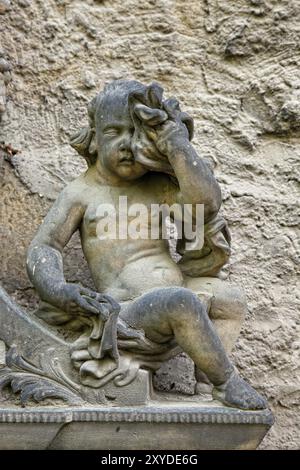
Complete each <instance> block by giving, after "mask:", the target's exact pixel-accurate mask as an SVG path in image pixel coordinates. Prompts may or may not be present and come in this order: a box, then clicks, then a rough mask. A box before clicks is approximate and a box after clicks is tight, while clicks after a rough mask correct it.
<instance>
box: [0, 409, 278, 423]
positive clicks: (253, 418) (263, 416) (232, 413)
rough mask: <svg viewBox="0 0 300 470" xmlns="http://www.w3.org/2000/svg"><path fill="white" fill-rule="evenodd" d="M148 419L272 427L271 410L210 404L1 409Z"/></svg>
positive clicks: (68, 417)
mask: <svg viewBox="0 0 300 470" xmlns="http://www.w3.org/2000/svg"><path fill="white" fill-rule="evenodd" d="M84 421H87V422H147V423H191V424H192V423H197V424H262V425H267V426H268V427H271V426H272V425H273V423H274V417H273V415H272V412H271V411H270V410H262V411H243V410H237V409H228V408H219V409H216V408H209V407H201V408H200V407H199V408H196V409H195V407H193V408H192V409H191V408H187V407H180V406H177V407H175V406H174V407H170V406H155V407H141V408H133V407H115V408H112V407H102V408H80V409H76V408H74V407H73V408H69V407H68V408H64V409H61V410H58V409H55V410H54V409H48V410H41V409H38V410H37V409H35V410H32V409H31V410H22V411H21V410H17V409H11V408H10V409H9V408H8V409H3V408H2V409H1V408H0V423H70V422H84Z"/></svg>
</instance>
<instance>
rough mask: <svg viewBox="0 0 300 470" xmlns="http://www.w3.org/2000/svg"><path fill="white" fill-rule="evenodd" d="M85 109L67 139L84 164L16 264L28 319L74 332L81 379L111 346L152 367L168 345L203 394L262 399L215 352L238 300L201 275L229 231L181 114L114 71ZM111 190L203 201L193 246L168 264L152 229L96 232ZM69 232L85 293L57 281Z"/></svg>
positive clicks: (114, 197)
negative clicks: (32, 294) (187, 363)
mask: <svg viewBox="0 0 300 470" xmlns="http://www.w3.org/2000/svg"><path fill="white" fill-rule="evenodd" d="M88 114H89V126H88V127H87V128H85V129H83V130H82V131H81V132H80V133H79V134H78V135H76V136H75V138H74V139H73V141H72V142H71V143H72V145H73V147H74V148H76V149H77V151H78V152H79V153H80V154H81V155H83V156H84V157H85V158H86V161H87V163H88V166H89V168H88V170H87V171H86V172H85V173H83V174H82V175H81V176H79V177H78V178H77V179H76V180H74V181H73V182H72V183H70V184H69V185H68V186H67V187H66V188H65V189H64V190H63V191H62V193H61V194H60V196H59V197H58V199H57V201H56V202H55V204H54V205H53V207H52V209H51V210H50V212H49V213H48V215H47V217H46V219H45V221H44V222H43V224H42V226H41V227H40V229H39V231H38V233H37V235H36V237H35V238H34V240H33V242H32V244H31V246H30V249H29V255H28V273H29V276H30V278H31V280H32V282H33V284H34V286H35V287H36V289H37V291H38V292H39V295H40V297H41V299H42V301H43V305H42V307H41V309H40V310H39V312H38V315H39V317H40V318H43V319H44V320H45V321H47V322H48V323H50V324H54V325H65V326H68V327H70V328H73V329H74V328H77V329H78V330H79V331H80V330H81V332H82V331H83V334H82V335H81V336H80V337H79V339H77V341H75V343H74V348H73V352H72V361H73V364H74V366H75V367H77V368H78V369H79V371H80V376H81V380H82V382H83V383H84V384H86V385H90V386H93V387H97V386H101V384H102V383H103V376H105V375H108V376H109V374H110V373H112V372H113V370H114V369H115V368H116V361H117V360H118V354H119V353H118V348H119V349H120V350H123V351H125V352H126V351H127V352H128V351H131V352H132V351H134V352H135V354H140V356H141V355H143V357H144V358H145V364H146V363H147V358H148V361H149V362H151V361H152V362H154V363H156V364H157V363H160V362H159V361H161V360H162V358H166V357H170V356H171V355H172V354H170V351H171V352H172V351H173V353H175V352H177V353H178V347H179V348H180V349H181V350H183V351H184V352H186V353H187V354H188V355H189V356H190V357H191V358H192V360H193V361H194V363H195V365H196V368H197V370H198V377H202V378H203V377H206V378H207V379H208V380H207V381H209V382H210V383H211V384H212V385H213V396H214V397H215V398H218V399H219V400H221V401H222V402H223V403H224V404H227V405H229V406H233V407H238V408H243V409H262V408H265V407H266V402H265V400H264V399H263V398H262V397H261V396H260V395H259V394H258V393H257V392H256V391H255V390H254V389H253V388H252V387H251V386H250V385H249V384H247V383H246V382H245V381H244V380H243V379H241V377H240V376H239V375H238V373H237V372H236V371H235V369H234V367H233V365H232V364H231V362H230V360H229V358H228V356H227V353H228V352H230V350H231V348H232V346H233V343H234V341H235V339H236V337H237V335H238V333H239V331H240V325H241V321H242V317H243V313H244V311H245V303H244V300H243V297H242V295H241V293H240V291H239V290H238V289H237V288H236V287H234V286H227V285H226V284H225V283H224V282H223V281H221V280H220V279H218V278H217V277H212V276H216V275H217V273H218V271H219V270H220V268H221V267H222V265H223V264H224V262H225V261H226V260H227V258H228V255H229V244H228V243H229V235H228V231H227V229H226V225H225V222H224V221H223V219H221V218H220V217H219V216H218V211H219V208H220V205H221V192H220V188H219V186H218V183H217V181H216V179H215V178H214V175H213V173H212V171H211V170H210V168H209V167H208V166H207V164H206V163H205V162H204V161H203V160H202V159H201V158H200V157H199V156H198V155H197V153H196V151H195V149H194V148H193V147H192V145H191V143H190V138H191V135H192V120H191V119H190V118H189V117H188V116H187V115H186V114H185V113H182V112H181V110H180V108H179V105H178V102H177V101H176V100H175V99H170V100H166V101H163V100H162V89H161V88H160V87H159V86H158V85H156V84H153V85H152V86H150V87H146V86H144V85H142V84H141V83H139V82H136V81H125V80H119V81H115V82H113V83H111V84H109V85H108V86H106V87H105V89H104V91H103V92H101V93H100V94H99V95H97V96H96V98H94V99H93V100H92V102H91V103H90V105H89V108H88ZM120 196H126V197H127V201H128V206H130V205H131V204H134V203H143V204H145V205H146V206H147V207H150V206H151V204H153V203H156V204H162V203H165V204H169V205H172V204H173V203H175V202H176V203H179V204H185V203H188V204H204V223H205V244H204V247H203V248H202V250H200V251H197V252H193V251H190V252H187V251H186V252H185V250H184V241H182V240H181V254H182V255H183V256H182V258H181V260H180V261H179V263H176V262H175V261H174V260H173V259H172V257H171V256H170V252H169V247H168V245H167V243H166V241H165V240H163V239H161V238H160V239H151V238H149V239H136V240H132V239H129V238H125V237H124V238H122V239H116V240H114V239H106V240H105V239H102V240H100V239H99V237H98V236H97V223H98V219H97V217H98V215H97V214H98V212H97V208H98V206H99V205H100V204H112V205H113V206H114V207H116V208H117V207H118V201H119V197H120ZM144 224H146V225H147V224H149V220H145V221H144ZM78 229H79V230H80V235H81V241H82V248H83V251H84V254H85V257H86V259H87V262H88V265H89V268H90V271H91V274H92V278H93V281H94V284H95V289H96V290H95V291H92V290H90V289H87V288H84V287H82V286H80V285H77V284H71V283H68V282H66V280H65V278H64V274H63V263H62V251H63V248H64V247H65V246H66V244H67V243H68V241H69V240H70V238H71V236H72V235H73V233H74V232H75V231H76V230H78ZM211 320H212V321H211ZM114 337H115V338H117V344H115V343H114ZM168 354H169V356H168ZM107 355H108V356H109V357H110V359H109V360H106V359H105V357H106V356H107ZM101 361H102V362H101ZM103 361H104V362H103ZM105 361H106V362H105ZM101 364H102V367H101ZM103 367H104V369H105V371H104V372H103ZM196 377H197V374H196ZM199 380H200V379H199ZM101 381H102V382H101Z"/></svg>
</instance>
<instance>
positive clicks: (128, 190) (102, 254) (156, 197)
mask: <svg viewBox="0 0 300 470" xmlns="http://www.w3.org/2000/svg"><path fill="white" fill-rule="evenodd" d="M168 189H169V188H168V187H167V186H164V185H163V184H162V185H160V184H156V185H154V186H153V182H152V181H145V180H143V181H142V182H141V183H140V184H135V185H134V186H133V187H131V186H130V187H123V188H119V187H107V186H106V187H103V186H99V187H94V188H93V189H92V190H90V191H89V194H88V193H86V210H85V215H84V217H83V220H82V223H81V228H80V231H81V241H82V248H83V251H84V254H85V257H86V259H87V261H88V264H89V268H90V271H91V274H92V277H93V280H94V283H95V287H96V289H97V290H98V291H100V292H105V293H109V294H110V295H112V296H113V297H114V298H116V299H118V300H127V299H131V298H135V297H137V296H139V295H141V294H143V293H145V292H147V291H148V290H150V289H152V288H155V287H167V286H174V285H177V286H181V285H183V278H182V274H181V271H180V269H179V268H178V266H177V265H176V263H175V262H174V261H173V260H172V258H171V256H170V254H169V248H168V243H167V241H166V240H164V239H162V238H161V233H160V234H159V239H151V238H150V233H151V232H150V214H151V204H162V203H169V202H170V201H169V200H168V199H169V198H170V192H169V190H168ZM120 196H121V197H124V196H126V197H127V207H128V209H129V207H130V206H132V204H135V203H139V204H144V205H145V206H147V208H148V213H147V214H145V215H144V216H143V215H142V216H141V217H139V221H140V222H141V225H142V226H143V228H144V229H145V230H146V232H145V233H147V234H148V239H130V238H127V239H120V238H119V219H118V216H119V212H120V199H119V197H120ZM124 201H125V200H124V199H123V200H122V204H123V209H124V210H126V209H125V204H124ZM101 204H111V205H112V206H114V207H115V209H116V215H117V218H116V231H114V225H113V222H112V219H110V220H111V223H110V228H111V229H112V232H111V233H112V236H114V235H116V239H106V240H103V239H102V240H101V239H99V234H100V232H101V230H99V222H100V221H101V220H103V215H104V212H103V207H104V206H102V209H99V205H101ZM101 210H102V212H101ZM152 213H153V212H152ZM135 218H136V215H135V214H134V215H132V216H130V215H129V217H128V226H129V225H130V222H132V221H133V220H134V219H135ZM160 228H161V227H160ZM160 232H161V231H160ZM101 233H102V234H103V232H101Z"/></svg>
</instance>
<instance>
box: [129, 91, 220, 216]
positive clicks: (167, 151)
mask: <svg viewBox="0 0 300 470" xmlns="http://www.w3.org/2000/svg"><path fill="white" fill-rule="evenodd" d="M162 106H163V109H153V108H149V107H147V106H145V105H143V104H138V105H137V106H136V108H135V114H136V115H137V116H138V118H139V119H140V120H141V122H142V123H143V130H144V132H145V134H146V135H147V137H148V139H149V140H150V141H152V142H153V143H154V145H155V146H156V148H157V151H158V152H157V153H158V154H160V155H161V156H162V157H165V158H167V159H168V162H169V164H170V166H171V167H172V170H173V172H174V174H175V176H176V178H177V181H178V183H179V188H180V192H179V194H178V202H179V203H181V204H184V203H186V204H204V219H205V223H207V222H209V221H210V220H212V219H213V218H214V217H215V216H216V215H217V213H218V211H219V209H220V206H221V190H220V187H219V185H218V183H217V180H216V179H215V177H214V174H213V172H212V171H211V169H210V168H209V166H208V165H207V163H206V162H205V161H204V160H203V159H202V158H200V157H199V155H198V154H197V152H196V150H195V149H194V147H193V146H192V144H191V143H190V139H189V137H190V136H189V130H188V126H187V125H186V124H185V122H184V119H185V120H186V116H187V115H186V114H185V113H182V112H181V111H180V108H179V103H178V101H177V100H175V99H170V100H167V101H165V102H163V105H162ZM189 120H190V121H191V119H190V118H189ZM154 163H155V162H154ZM154 168H155V167H154Z"/></svg>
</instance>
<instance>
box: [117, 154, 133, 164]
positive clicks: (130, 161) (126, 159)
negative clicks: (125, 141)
mask: <svg viewBox="0 0 300 470" xmlns="http://www.w3.org/2000/svg"><path fill="white" fill-rule="evenodd" d="M120 163H122V164H123V165H133V164H134V157H133V155H124V156H123V157H121V158H120Z"/></svg>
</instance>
